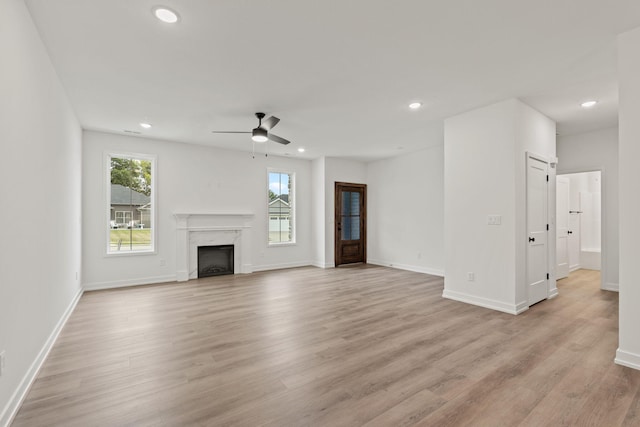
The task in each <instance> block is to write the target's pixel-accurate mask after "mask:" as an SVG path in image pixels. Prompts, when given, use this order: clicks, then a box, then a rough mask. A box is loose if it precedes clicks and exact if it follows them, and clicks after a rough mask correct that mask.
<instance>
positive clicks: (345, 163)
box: [324, 157, 369, 267]
mask: <svg viewBox="0 0 640 427" xmlns="http://www.w3.org/2000/svg"><path fill="white" fill-rule="evenodd" d="M336 182H349V183H354V184H366V183H367V168H366V164H365V163H362V162H358V161H355V160H347V159H339V158H336V157H326V158H325V159H324V186H325V188H324V189H325V192H324V219H325V222H324V227H325V230H324V266H325V267H333V266H334V265H335V250H334V249H335V248H334V242H335V236H334V224H335V212H334V206H335V183H336ZM367 197H369V191H368V189H367ZM367 230H368V223H367Z"/></svg>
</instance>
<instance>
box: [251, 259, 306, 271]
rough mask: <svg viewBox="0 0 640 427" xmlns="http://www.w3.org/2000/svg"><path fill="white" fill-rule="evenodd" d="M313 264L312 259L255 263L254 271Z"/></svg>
mask: <svg viewBox="0 0 640 427" xmlns="http://www.w3.org/2000/svg"><path fill="white" fill-rule="evenodd" d="M311 265H313V263H312V262H311V261H298V262H285V263H282V264H267V265H254V266H253V271H254V272H256V271H269V270H282V269H284V268H296V267H309V266H311Z"/></svg>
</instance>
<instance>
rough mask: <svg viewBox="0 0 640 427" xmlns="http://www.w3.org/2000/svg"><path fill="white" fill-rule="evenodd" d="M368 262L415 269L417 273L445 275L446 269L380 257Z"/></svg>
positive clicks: (409, 269)
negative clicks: (397, 261) (390, 260)
mask: <svg viewBox="0 0 640 427" xmlns="http://www.w3.org/2000/svg"><path fill="white" fill-rule="evenodd" d="M367 264H373V265H380V266H382V267H391V268H397V269H399V270H407V271H414V272H416V273H424V274H430V275H432V276H439V277H444V270H438V269H435V268H430V267H421V266H417V265H408V264H396V263H394V262H389V261H381V260H378V259H368V260H367Z"/></svg>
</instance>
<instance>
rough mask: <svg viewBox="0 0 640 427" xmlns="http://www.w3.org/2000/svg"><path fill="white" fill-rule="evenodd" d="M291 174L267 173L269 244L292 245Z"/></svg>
mask: <svg viewBox="0 0 640 427" xmlns="http://www.w3.org/2000/svg"><path fill="white" fill-rule="evenodd" d="M293 188H294V187H293V174H290V173H286V172H275V171H269V244H277V243H293V242H294V241H295V239H294V228H293V225H294V217H293V197H294V195H293Z"/></svg>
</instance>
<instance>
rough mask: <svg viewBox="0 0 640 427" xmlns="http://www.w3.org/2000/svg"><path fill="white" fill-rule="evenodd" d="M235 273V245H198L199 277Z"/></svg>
mask: <svg viewBox="0 0 640 427" xmlns="http://www.w3.org/2000/svg"><path fill="white" fill-rule="evenodd" d="M223 274H233V245H220V246H198V277H209V276H221V275H223Z"/></svg>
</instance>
